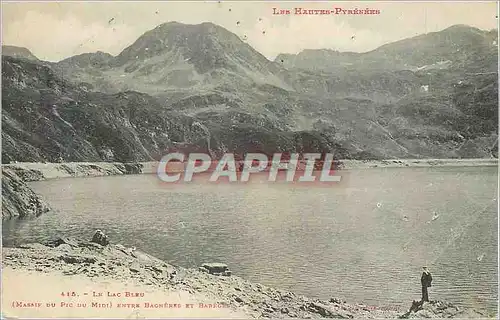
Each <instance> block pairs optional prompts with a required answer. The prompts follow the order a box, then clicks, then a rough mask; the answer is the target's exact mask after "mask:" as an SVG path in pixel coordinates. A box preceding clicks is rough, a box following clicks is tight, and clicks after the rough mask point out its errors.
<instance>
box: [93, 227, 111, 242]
mask: <svg viewBox="0 0 500 320" xmlns="http://www.w3.org/2000/svg"><path fill="white" fill-rule="evenodd" d="M91 242H93V243H97V244H100V245H101V246H107V245H108V244H109V240H108V236H107V235H105V234H104V233H103V232H102V231H101V230H97V231H96V232H95V233H94V236H93V237H92V240H91Z"/></svg>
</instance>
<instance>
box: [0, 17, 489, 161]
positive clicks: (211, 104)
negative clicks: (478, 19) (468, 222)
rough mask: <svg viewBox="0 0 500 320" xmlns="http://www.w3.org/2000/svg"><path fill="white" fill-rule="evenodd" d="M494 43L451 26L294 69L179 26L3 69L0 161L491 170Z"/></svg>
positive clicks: (314, 57) (9, 62) (206, 30)
mask: <svg viewBox="0 0 500 320" xmlns="http://www.w3.org/2000/svg"><path fill="white" fill-rule="evenodd" d="M493 39H495V37H494V34H493V32H485V31H481V30H478V29H475V28H471V27H467V26H454V27H450V28H448V29H446V30H443V31H441V32H436V33H429V34H425V35H421V36H418V37H415V38H410V39H406V40H402V41H398V42H395V43H391V44H387V45H384V46H382V47H380V48H378V49H376V50H374V51H372V52H369V53H363V54H358V53H338V52H334V53H331V52H330V51H328V50H321V51H315V50H308V51H304V52H303V53H301V54H299V55H298V56H297V57H298V58H297V59H296V61H294V62H293V64H292V65H287V63H286V62H285V59H283V56H282V57H281V58H280V57H279V58H278V59H277V60H276V61H274V62H272V61H269V60H267V59H266V58H265V57H264V56H262V55H261V54H260V53H258V52H257V51H255V50H254V49H253V48H252V47H250V46H249V45H248V44H246V43H245V42H243V41H242V40H241V39H239V38H238V37H237V36H236V35H235V34H233V33H231V32H229V31H227V30H225V29H224V28H222V27H220V26H217V25H214V24H212V23H202V24H199V25H185V24H181V23H177V22H170V23H166V24H162V25H160V26H158V27H157V28H155V29H153V30H150V31H148V32H146V33H145V34H144V35H143V36H141V37H140V38H139V39H137V41H135V42H134V43H133V44H132V45H130V46H129V47H127V48H126V49H125V50H123V51H122V52H121V53H120V54H119V55H117V56H116V57H115V56H112V55H109V54H106V53H103V52H97V53H88V54H82V55H78V56H74V57H70V58H68V59H65V60H63V61H61V62H58V63H55V64H54V63H46V62H37V61H28V60H26V59H16V58H14V57H7V56H4V57H3V59H2V82H3V87H2V105H3V114H2V126H3V131H2V139H3V148H2V155H3V159H4V162H5V161H7V162H8V161H99V160H105V161H147V160H153V159H158V158H159V157H161V155H162V154H163V153H164V152H165V150H167V149H172V148H176V147H178V146H179V145H180V146H183V147H186V146H188V147H190V148H194V149H196V150H198V151H207V152H210V153H212V154H214V153H215V154H220V153H223V152H231V151H236V152H238V153H245V152H250V151H265V152H269V153H272V152H275V151H289V152H294V151H305V150H309V151H320V152H333V153H335V154H336V157H337V158H361V159H366V158H371V159H381V158H468V157H473V158H474V157H475V158H480V157H496V156H497V147H496V146H497V134H498V130H497V127H498V79H497V72H496V69H497V53H496V46H495V45H494V41H496V40H493ZM318 57H321V58H318ZM299 58H300V59H299ZM445 58H446V59H447V60H445V61H441V60H442V59H445ZM439 59H441V60H439ZM281 60H283V62H282V61H281ZM384 61H385V62H384ZM349 63H351V64H350V65H349ZM388 64H390V66H389V65H388ZM318 65H320V66H322V68H321V70H320V68H318V67H317V66H318ZM339 65H341V68H339ZM325 66H326V67H325ZM328 66H331V68H329V67H328Z"/></svg>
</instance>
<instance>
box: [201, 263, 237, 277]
mask: <svg viewBox="0 0 500 320" xmlns="http://www.w3.org/2000/svg"><path fill="white" fill-rule="evenodd" d="M198 270H199V271H201V272H206V273H209V274H213V275H217V276H230V275H231V271H229V269H228V268H227V265H226V264H224V263H216V262H213V263H204V264H202V265H201V267H199V268H198Z"/></svg>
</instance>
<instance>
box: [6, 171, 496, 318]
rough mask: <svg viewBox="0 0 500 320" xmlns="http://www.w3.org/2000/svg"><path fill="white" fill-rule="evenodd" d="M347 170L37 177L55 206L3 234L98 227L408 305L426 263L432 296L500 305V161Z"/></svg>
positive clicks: (196, 256)
mask: <svg viewBox="0 0 500 320" xmlns="http://www.w3.org/2000/svg"><path fill="white" fill-rule="evenodd" d="M345 177H346V178H345V179H344V178H343V181H342V182H341V183H340V184H338V185H335V186H332V187H325V186H315V185H300V184H287V183H273V184H269V183H259V182H255V183H247V184H242V183H231V184H229V183H219V184H210V183H201V182H197V183H192V184H165V183H161V182H160V181H159V180H158V178H157V177H156V176H154V175H146V174H145V175H129V176H111V177H95V178H79V179H57V180H49V181H42V182H34V183H31V185H32V187H33V188H34V189H35V190H36V191H37V192H38V193H39V194H41V195H42V196H43V197H44V198H45V199H46V200H48V202H49V203H50V204H51V205H52V206H53V208H54V211H52V212H50V213H47V214H45V215H43V216H41V217H39V218H37V219H34V220H25V221H9V222H4V223H3V227H2V228H3V241H4V246H11V245H16V244H19V243H22V242H27V241H29V242H32V241H44V240H48V239H51V238H53V237H55V236H57V235H60V234H64V235H66V236H83V237H85V238H89V239H90V238H91V236H92V234H93V232H94V231H95V229H102V230H103V231H104V232H105V233H106V234H108V235H109V237H110V240H111V241H112V242H115V243H122V244H124V245H128V246H136V247H137V248H139V249H141V250H143V251H145V252H147V253H150V254H153V255H155V256H157V257H159V258H161V259H164V260H166V261H169V262H171V263H173V264H176V265H180V266H184V267H197V266H199V265H201V264H202V263H203V262H215V261H220V262H224V263H227V264H228V265H229V267H230V269H231V270H233V273H234V274H235V275H237V276H241V277H243V278H246V279H248V280H251V281H254V282H259V283H262V284H265V285H269V286H273V287H277V288H281V289H285V290H290V291H294V292H296V293H299V294H304V295H307V296H310V297H314V298H321V299H329V298H330V297H339V298H343V299H345V300H347V301H348V302H361V303H365V304H369V305H400V306H403V307H409V305H410V304H411V301H412V300H414V299H420V294H421V287H420V276H421V270H422V269H421V267H422V266H423V265H428V266H429V270H430V271H431V273H432V275H433V278H434V280H433V286H432V288H430V292H429V296H430V299H431V300H434V299H437V300H446V301H449V302H452V303H454V304H457V305H459V306H468V307H474V308H478V309H482V310H487V311H489V312H490V313H493V314H496V312H497V301H498V281H497V270H498V256H497V252H498V251H497V243H498V234H497V225H498V220H497V206H498V204H497V199H496V197H497V193H498V190H497V168H496V167H461V168H460V167H459V168H451V167H450V168H444V167H442V168H437V167H434V168H385V169H382V168H379V169H365V170H350V171H349V172H348V173H347V172H346V173H345ZM433 217H434V220H433ZM436 217H437V218H436Z"/></svg>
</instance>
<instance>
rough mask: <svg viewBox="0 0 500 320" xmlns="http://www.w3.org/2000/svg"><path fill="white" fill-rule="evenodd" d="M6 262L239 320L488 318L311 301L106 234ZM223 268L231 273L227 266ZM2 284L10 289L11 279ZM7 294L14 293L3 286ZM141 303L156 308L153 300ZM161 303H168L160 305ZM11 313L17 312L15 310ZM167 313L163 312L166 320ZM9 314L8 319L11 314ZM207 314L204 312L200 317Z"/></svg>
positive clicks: (452, 310)
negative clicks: (166, 297) (174, 297)
mask: <svg viewBox="0 0 500 320" xmlns="http://www.w3.org/2000/svg"><path fill="white" fill-rule="evenodd" d="M98 242H101V243H102V244H99V243H98ZM103 244H104V245H103ZM2 257H3V268H4V271H6V270H7V271H10V272H7V273H5V272H3V276H4V277H5V276H6V274H11V275H15V274H16V273H26V272H28V273H32V274H39V275H41V274H50V275H53V276H57V277H59V279H61V281H62V282H63V283H64V281H69V280H71V279H73V278H74V277H85V278H90V279H92V280H93V281H95V282H94V283H95V285H96V286H97V283H99V282H101V283H102V282H103V281H104V282H105V283H107V284H106V286H109V285H111V284H120V283H125V282H130V281H132V282H134V283H136V284H137V285H141V286H143V287H148V288H150V289H151V290H153V291H155V292H171V293H172V292H175V293H176V294H183V295H185V296H186V297H191V298H192V300H193V299H194V300H196V299H198V300H199V299H200V298H199V297H204V299H205V301H207V303H209V304H210V305H217V306H223V307H224V308H225V310H227V311H228V312H232V313H231V314H232V315H233V316H234V317H240V318H241V317H242V316H243V317H246V318H248V317H250V318H280V319H283V318H301V319H314V318H339V319H351V318H357V319H359V318H363V319H366V318H371V319H375V318H393V319H395V318H467V319H469V318H486V317H485V316H484V315H483V314H481V313H479V312H477V311H475V310H468V309H461V308H458V307H456V306H454V305H452V304H450V303H445V302H441V301H433V302H430V303H425V304H424V305H423V306H415V305H413V307H412V303H411V302H409V303H408V309H407V310H403V309H401V310H399V309H397V308H390V307H382V306H381V307H370V306H366V305H362V304H348V303H345V302H344V301H342V299H338V298H331V299H330V300H329V301H321V300H315V299H309V298H307V297H303V296H299V295H296V294H294V293H292V292H287V291H283V290H277V289H274V288H270V287H267V286H264V285H262V284H258V283H251V282H249V281H246V280H244V279H241V278H239V277H237V276H235V275H234V274H233V275H231V273H228V274H225V275H222V274H218V275H214V274H212V273H211V272H207V270H203V269H207V268H212V267H214V266H215V267H218V266H220V264H213V263H207V264H205V265H204V267H202V268H200V269H185V268H181V267H178V266H174V265H171V264H169V263H167V262H165V261H162V260H159V259H157V258H155V257H153V256H151V255H148V254H146V253H144V252H141V251H139V250H137V249H136V248H126V247H124V246H122V245H120V244H113V243H112V241H111V243H109V240H108V239H107V238H103V237H102V236H101V235H99V236H98V237H97V238H96V237H94V238H93V239H92V241H86V240H78V239H71V238H63V237H61V238H58V239H56V240H54V241H52V242H50V243H44V244H40V243H33V244H26V245H22V246H20V247H17V248H3V253H2ZM215 267H214V268H215ZM223 269H224V270H226V268H225V267H223ZM235 273H236V274H237V272H235ZM64 279H67V280H64ZM2 280H3V282H4V284H5V283H8V282H6V280H9V279H2ZM44 281H47V280H44ZM47 286H50V283H47ZM4 292H7V293H9V292H14V291H10V289H9V288H8V287H6V286H5V285H4ZM196 297H198V298H196ZM5 298H10V299H21V297H14V296H12V294H10V293H9V294H7V297H5V295H4V299H5ZM138 301H142V302H144V301H149V303H155V301H153V300H151V299H149V300H148V299H145V300H144V299H142V300H138ZM160 302H161V303H163V302H164V301H158V303H160ZM4 305H5V306H10V304H9V301H4ZM137 307H139V308H138V310H140V309H141V308H142V307H143V306H142V305H139V304H138V305H137ZM410 308H411V309H412V310H411V311H410ZM11 311H12V312H14V313H15V310H14V309H12V310H11ZM138 312H139V311H138ZM141 312H142V311H141ZM200 312H203V310H200ZM168 314H169V313H168V312H167V311H164V313H163V316H162V317H166V316H167V315H168ZM4 315H5V316H9V314H8V313H4ZM13 315H14V314H13ZM203 315H204V314H203V313H200V314H198V317H203ZM205 315H208V313H205ZM219 316H220V315H219ZM226 317H231V316H229V315H227V316H226Z"/></svg>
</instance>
